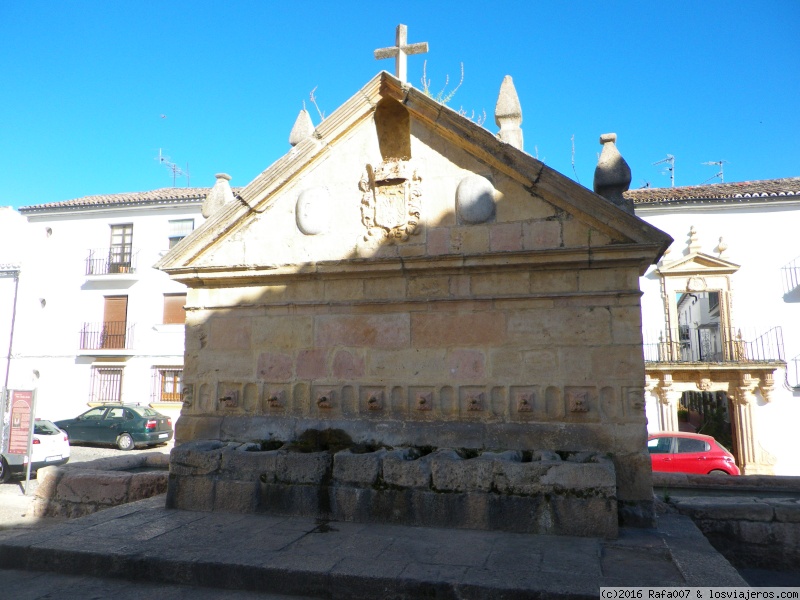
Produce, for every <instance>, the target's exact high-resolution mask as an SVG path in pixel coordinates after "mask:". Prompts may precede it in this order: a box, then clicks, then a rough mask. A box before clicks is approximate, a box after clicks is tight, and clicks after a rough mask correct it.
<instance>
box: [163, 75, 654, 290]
mask: <svg viewBox="0 0 800 600" xmlns="http://www.w3.org/2000/svg"><path fill="white" fill-rule="evenodd" d="M669 242H670V238H669V237H668V236H667V235H666V234H664V233H663V232H661V231H659V230H658V229H656V228H654V227H652V226H651V225H649V224H647V223H646V222H644V221H642V220H640V219H639V218H637V217H635V216H633V215H630V214H626V213H625V212H624V211H622V210H620V209H618V208H617V207H615V206H614V205H612V204H611V203H610V202H608V201H607V200H605V199H604V198H602V197H601V196H599V195H597V194H595V193H594V192H592V191H590V190H588V189H587V188H585V187H583V186H581V185H579V184H577V183H575V182H574V181H572V180H570V179H569V178H567V177H565V176H563V175H561V174H560V173H558V172H556V171H554V170H553V169H551V168H550V167H548V166H546V165H545V164H543V163H542V162H540V161H539V160H537V159H535V158H534V157H532V156H530V155H528V154H526V153H524V152H522V151H520V150H518V149H517V148H515V147H513V146H511V145H509V144H507V143H504V142H502V141H500V140H498V139H497V138H496V136H495V135H493V134H492V133H490V132H489V131H487V130H486V129H484V128H483V127H480V126H478V125H477V124H475V123H473V122H472V121H470V120H469V119H467V118H465V117H463V116H462V115H460V114H459V113H457V112H456V111H453V110H451V109H450V108H448V107H446V106H444V105H442V104H440V103H438V102H436V101H435V100H433V99H431V98H430V97H428V96H426V95H425V94H424V93H422V92H420V91H419V90H416V89H414V88H413V87H410V86H408V85H406V84H403V83H401V82H400V80H398V79H397V78H395V77H394V76H392V75H390V74H388V73H386V72H382V73H379V74H378V75H376V76H375V77H374V78H373V79H372V80H371V81H370V82H369V83H367V84H366V85H365V86H364V87H363V88H362V89H361V90H360V91H359V92H358V93H356V94H355V95H354V96H353V97H352V98H351V99H350V100H348V101H347V102H345V103H344V104H343V105H342V106H341V107H340V108H339V109H338V110H336V111H335V112H334V113H333V114H331V115H330V116H329V117H327V118H326V119H325V120H324V121H323V122H322V123H320V124H319V125H318V126H317V127H316V129H315V131H314V133H313V135H311V136H309V137H307V138H305V139H303V140H302V141H301V142H300V143H298V144H297V145H296V146H294V148H292V149H291V150H290V151H289V152H288V153H287V154H286V155H284V156H283V157H282V158H280V159H278V160H277V161H276V162H275V163H274V164H272V165H271V166H270V167H269V168H267V169H266V170H265V171H264V172H263V173H261V174H260V175H259V176H258V177H256V178H255V179H254V180H253V181H252V182H251V183H250V184H249V185H247V186H246V187H245V188H244V189H243V190H241V191H240V192H239V193H238V194H236V198H235V201H234V202H231V203H229V204H228V205H226V206H225V207H223V208H222V209H220V210H219V211H218V212H217V213H215V214H214V215H212V216H211V217H210V218H209V219H208V220H207V221H206V222H205V223H204V224H203V225H202V226H201V227H199V228H198V229H197V230H195V231H194V232H193V233H192V234H191V235H190V236H188V237H187V238H186V239H184V240H183V242H182V243H181V244H179V245H178V246H177V247H176V248H174V249H173V250H171V251H170V252H169V253H168V254H167V255H166V256H165V257H164V258H163V259H162V260H161V261H160V262H159V263H158V264H157V265H156V267H157V268H160V269H163V270H165V271H167V272H169V273H170V274H171V275H172V276H173V277H175V278H177V279H179V280H181V281H183V282H184V283H188V284H190V285H191V282H192V280H195V279H198V278H200V277H202V278H203V279H204V280H206V281H209V280H214V279H215V280H218V281H223V280H225V279H227V278H231V277H233V278H239V279H240V278H242V277H247V278H251V277H263V276H271V275H280V276H286V275H287V274H298V273H308V272H320V271H326V270H327V271H337V270H339V269H340V268H345V266H346V268H347V269H375V268H379V269H392V268H402V269H414V268H420V269H425V268H426V265H430V264H432V263H435V264H436V268H441V267H443V266H447V264H452V265H454V266H455V265H458V266H459V267H463V266H464V264H465V261H466V262H468V263H475V264H478V263H480V264H486V265H487V266H489V267H491V266H492V265H493V264H508V263H509V262H515V263H516V262H520V261H521V262H523V263H530V264H531V265H533V264H534V263H537V264H542V265H544V268H550V267H552V265H553V264H555V263H559V264H565V263H573V264H576V263H585V262H589V263H592V264H596V263H597V262H598V261H599V262H602V261H604V260H607V261H611V262H619V261H625V262H628V263H630V262H631V261H635V262H636V263H637V264H638V265H639V270H640V271H641V272H642V273H643V272H644V270H645V269H646V268H647V266H648V265H649V264H652V262H653V261H654V260H656V259H657V257H658V256H660V255H661V254H662V253H663V251H664V250H665V249H666V247H667V246H668V245H669ZM512 257H513V258H512ZM201 274H202V275H201Z"/></svg>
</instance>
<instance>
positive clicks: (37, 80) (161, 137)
mask: <svg viewBox="0 0 800 600" xmlns="http://www.w3.org/2000/svg"><path fill="white" fill-rule="evenodd" d="M0 22H2V23H3V34H2V35H1V36H0V73H2V79H0V86H2V88H1V89H2V93H0V178H2V184H0V206H7V205H11V206H25V205H31V204H39V203H43V202H53V201H59V200H66V199H70V198H76V197H80V196H85V195H93V194H105V193H116V192H133V191H144V190H150V189H156V188H160V187H170V186H171V185H172V175H171V174H170V172H169V171H168V170H167V169H166V168H165V167H164V166H163V165H161V164H159V163H158V161H157V160H156V157H157V156H158V152H159V149H162V150H163V152H164V154H165V155H167V156H169V157H170V158H171V159H172V160H173V161H174V162H175V163H177V164H178V165H179V166H180V167H182V168H185V167H186V164H187V163H188V165H189V171H190V173H191V185H192V186H211V185H213V183H214V174H215V173H218V172H226V173H229V174H230V175H231V176H232V177H233V179H232V181H231V183H232V184H233V185H245V184H247V183H248V182H250V181H251V180H252V179H253V178H254V177H255V176H256V175H258V174H259V173H260V172H261V171H263V170H264V169H265V168H266V167H268V166H269V165H270V164H271V163H272V162H273V161H274V160H276V159H277V158H278V157H280V156H281V155H282V154H284V153H285V152H286V151H287V150H288V149H289V145H288V135H289V131H290V129H291V127H292V124H293V122H294V120H295V118H296V116H297V113H298V111H299V110H300V108H301V107H302V103H303V101H305V102H306V105H307V106H308V108H309V110H310V111H311V113H312V117H313V120H314V122H315V124H317V123H318V122H319V115H318V114H316V110H315V109H314V107H313V106H312V105H311V104H310V103H309V93H310V92H311V91H312V90H313V89H315V88H316V92H315V95H316V98H317V102H318V104H319V107H320V109H321V110H323V111H324V112H325V113H326V114H330V113H331V112H333V111H334V110H335V109H336V108H337V107H338V106H339V105H340V104H342V103H343V102H344V101H345V100H347V99H348V98H349V97H350V96H352V95H353V94H354V93H355V92H356V91H357V90H358V89H359V88H360V87H361V86H363V85H364V84H365V83H366V82H367V81H368V80H369V79H370V78H371V77H373V76H374V75H375V74H376V73H377V72H378V71H380V70H382V69H386V70H389V71H392V70H393V67H394V62H393V61H391V60H386V61H376V60H375V59H374V58H373V54H372V52H373V50H374V49H375V48H379V47H383V46H390V45H393V43H394V31H395V27H396V25H397V24H398V23H405V24H406V25H408V28H409V42H419V41H427V42H428V43H429V44H430V52H429V54H427V55H425V56H424V57H422V56H412V57H410V58H409V64H408V72H409V81H410V83H412V84H413V85H415V86H416V87H421V84H420V79H421V77H422V68H423V61H424V60H427V75H428V78H429V79H430V80H431V88H432V89H433V90H434V91H438V90H439V89H440V88H441V87H442V86H443V85H444V82H445V78H446V77H447V76H448V75H449V78H450V84H449V86H448V89H451V88H452V87H453V85H454V84H455V83H456V82H457V80H458V78H459V73H460V65H461V63H463V65H464V81H463V84H462V86H461V88H460V89H459V90H458V92H457V93H456V95H455V97H454V98H453V99H452V100H451V101H450V103H449V105H450V106H451V107H453V108H455V109H459V108H464V109H465V110H466V111H467V112H468V113H472V112H473V111H475V113H476V114H481V113H482V112H483V111H484V110H485V111H486V114H487V116H488V118H487V121H486V124H485V126H486V127H487V128H488V129H489V130H490V131H492V132H496V131H497V127H496V126H495V124H494V116H493V113H494V105H495V102H496V100H497V93H498V90H499V86H500V83H501V81H502V79H503V77H504V76H505V75H507V74H509V75H511V76H512V77H513V78H514V83H515V85H516V88H517V92H518V94H519V97H520V100H521V102H522V109H523V119H524V120H523V124H522V126H523V130H524V135H525V149H526V151H527V152H529V153H530V154H534V155H538V157H539V158H540V159H542V160H544V161H545V162H546V163H547V164H548V165H549V166H551V167H553V168H555V169H556V170H558V171H560V172H562V173H564V174H565V175H567V176H569V177H572V178H573V179H577V180H578V181H579V182H580V183H582V184H583V185H586V186H587V187H591V185H592V177H593V173H594V166H595V163H596V160H597V153H598V152H599V151H600V145H599V143H598V138H599V136H600V134H601V133H605V132H611V131H613V132H616V133H617V134H618V136H619V139H618V147H619V149H620V151H621V152H622V154H623V156H624V157H625V158H626V160H627V161H628V163H629V164H630V166H631V168H632V170H633V183H632V187H634V188H635V187H641V186H643V185H644V184H645V182H649V183H650V184H651V185H652V186H654V187H663V186H668V185H669V176H668V175H667V174H666V173H663V172H662V171H663V166H664V165H660V166H653V164H652V163H654V162H656V161H658V160H660V159H662V158H664V157H666V155H667V154H668V153H669V154H673V155H674V156H675V157H676V165H675V174H676V184H677V185H698V184H701V183H703V182H704V181H706V180H708V179H710V178H712V177H713V176H714V175H715V173H717V171H718V168H717V167H715V166H706V165H703V164H701V163H703V162H706V161H718V160H725V161H727V163H726V164H725V165H724V174H725V175H724V176H725V181H744V180H752V179H770V178H778V177H792V176H800V110H798V98H800V36H798V35H797V28H798V25H800V2H798V0H772V1H770V2H765V3H760V2H759V3H756V2H752V1H751V2H739V1H729V2H696V1H691V2H690V1H677V2H658V3H656V2H642V1H641V0H638V1H630V2H628V1H614V0H610V1H606V2H588V1H586V2H576V1H572V2H568V1H533V0H530V1H524V2H523V1H520V2H485V1H483V2H473V1H471V0H462V1H459V2H432V1H427V2H418V1H416V0H404V1H403V2H396V3H375V2H348V1H345V0H341V1H337V2H324V3H322V2H319V3H317V2H309V1H291V2H271V1H266V0H264V1H236V0H231V1H228V2H222V1H219V2H209V1H205V2H204V1H193V2H188V1H181V0H170V1H162V2H154V1H151V0H136V1H133V0H130V1H121V0H120V1H111V0H106V1H92V0H71V1H61V2H54V1H43V0H26V1H24V2H23V1H21V0H5V1H4V2H2V4H0ZM162 115H163V116H162ZM573 136H574V140H575V170H574V171H573V166H572V142H571V138H572V137H573ZM712 181H718V180H714V179H712ZM177 185H178V186H179V187H183V186H185V185H186V178H178V180H177Z"/></svg>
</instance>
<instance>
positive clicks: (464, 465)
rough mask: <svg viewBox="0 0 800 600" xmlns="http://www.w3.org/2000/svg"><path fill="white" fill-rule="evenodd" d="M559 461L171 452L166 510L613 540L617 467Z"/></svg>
mask: <svg viewBox="0 0 800 600" xmlns="http://www.w3.org/2000/svg"><path fill="white" fill-rule="evenodd" d="M562 454H563V457H562ZM562 454H559V453H557V452H555V451H537V452H529V451H527V452H526V451H518V450H515V451H501V452H491V451H483V452H481V451H478V450H469V449H467V450H465V449H454V448H432V447H422V448H416V447H409V448H383V447H369V446H364V445H352V446H350V447H346V448H341V447H334V448H327V449H320V448H319V447H313V446H308V445H302V444H299V445H298V444H296V443H282V442H279V441H269V442H248V443H237V442H227V443H226V442H220V441H217V440H199V441H197V440H196V441H191V442H187V443H185V444H182V445H181V446H177V447H175V448H174V449H173V450H172V455H171V464H172V467H173V468H172V470H171V471H170V476H169V488H168V492H167V506H168V507H170V508H179V509H184V510H226V511H229V512H269V513H275V514H285V515H295V516H312V517H315V518H321V519H331V520H337V521H351V522H390V523H397V524H408V525H423V526H424V525H430V526H434V525H436V526H446V527H454V528H464V529H502V530H506V531H518V532H526V533H541V534H560V535H581V536H590V537H606V538H613V537H616V535H617V533H618V525H617V521H618V515H617V499H616V472H615V469H614V464H613V462H612V461H611V460H610V459H609V458H607V457H605V456H603V455H600V454H596V453H571V454H570V453H562ZM203 498H206V499H203ZM207 498H212V499H213V500H210V501H209V500H207Z"/></svg>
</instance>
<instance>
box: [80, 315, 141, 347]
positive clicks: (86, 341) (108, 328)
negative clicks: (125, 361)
mask: <svg viewBox="0 0 800 600" xmlns="http://www.w3.org/2000/svg"><path fill="white" fill-rule="evenodd" d="M131 348H133V325H132V324H128V323H127V322H125V321H105V322H100V323H84V324H83V327H82V328H81V331H80V349H81V350H82V351H88V352H83V353H85V354H98V353H99V354H102V355H119V354H129V353H128V352H124V351H125V350H130V349H131ZM120 351H123V352H120Z"/></svg>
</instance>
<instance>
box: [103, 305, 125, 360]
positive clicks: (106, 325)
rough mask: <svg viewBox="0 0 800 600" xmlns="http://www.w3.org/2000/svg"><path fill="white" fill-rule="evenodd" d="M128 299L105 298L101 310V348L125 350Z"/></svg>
mask: <svg viewBox="0 0 800 600" xmlns="http://www.w3.org/2000/svg"><path fill="white" fill-rule="evenodd" d="M127 320H128V297H127V296H106V297H105V307H104V309H103V340H102V347H103V348H125V334H126V329H127Z"/></svg>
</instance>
